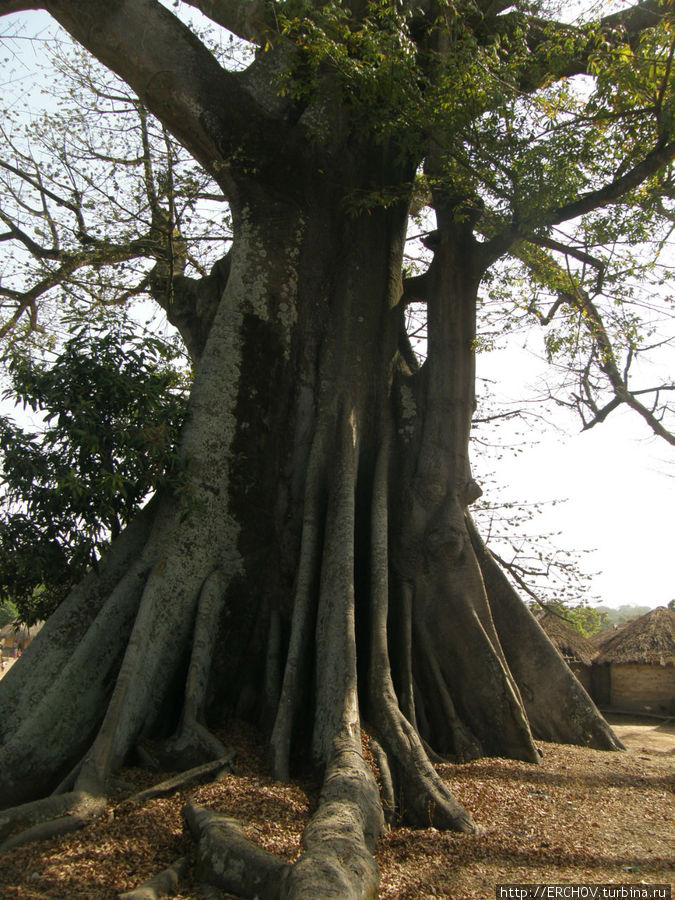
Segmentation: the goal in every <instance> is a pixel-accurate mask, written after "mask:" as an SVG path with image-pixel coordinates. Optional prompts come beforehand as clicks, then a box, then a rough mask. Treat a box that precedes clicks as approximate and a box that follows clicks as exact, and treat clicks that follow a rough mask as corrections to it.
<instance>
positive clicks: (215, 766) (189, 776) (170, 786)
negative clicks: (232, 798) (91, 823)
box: [125, 751, 235, 804]
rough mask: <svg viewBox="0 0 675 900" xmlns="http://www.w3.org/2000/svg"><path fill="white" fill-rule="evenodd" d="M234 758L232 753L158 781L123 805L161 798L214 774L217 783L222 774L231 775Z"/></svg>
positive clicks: (207, 778) (205, 779)
mask: <svg viewBox="0 0 675 900" xmlns="http://www.w3.org/2000/svg"><path fill="white" fill-rule="evenodd" d="M234 756H235V753H234V751H232V752H231V753H229V754H228V755H227V756H222V757H220V758H219V759H214V760H212V761H211V762H209V763H204V764H203V765H201V766H196V767H195V768H193V769H188V770H187V771H185V772H181V773H180V774H179V775H175V776H174V777H173V778H167V779H166V781H160V782H159V783H158V784H155V785H153V786H152V787H150V788H147V789H146V790H144V791H139V793H137V794H133V796H131V797H129V798H128V799H127V800H125V804H126V803H141V802H142V801H144V800H149V799H151V798H152V797H161V796H163V795H164V794H170V793H172V792H173V791H176V790H178V789H179V788H182V787H185V786H186V785H188V784H192V783H195V782H199V781H207V780H209V779H210V777H211V776H212V775H213V774H214V773H215V776H216V777H215V779H212V780H214V781H219V780H220V778H221V776H222V775H223V774H224V773H226V772H227V773H231V772H232V771H233V769H232V760H233V759H234Z"/></svg>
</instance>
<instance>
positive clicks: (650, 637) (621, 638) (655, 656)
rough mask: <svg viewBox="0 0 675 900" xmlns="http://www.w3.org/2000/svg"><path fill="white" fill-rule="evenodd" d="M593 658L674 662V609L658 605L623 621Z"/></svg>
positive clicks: (638, 662) (657, 663) (656, 663)
mask: <svg viewBox="0 0 675 900" xmlns="http://www.w3.org/2000/svg"><path fill="white" fill-rule="evenodd" d="M595 662H596V663H611V664H612V665H622V664H624V665H626V664H629V663H632V664H634V665H647V666H675V610H672V609H666V607H665V606H658V607H657V608H656V609H652V610H651V611H650V612H648V613H645V615H644V616H640V617H639V618H638V619H633V621H632V622H627V623H626V624H625V625H624V626H623V627H622V628H621V629H619V630H618V631H617V633H616V634H615V635H614V637H612V638H611V639H610V640H609V641H607V642H606V643H605V644H604V645H603V646H602V648H601V650H600V652H599V653H598V655H597V657H596V658H595Z"/></svg>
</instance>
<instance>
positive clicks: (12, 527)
mask: <svg viewBox="0 0 675 900" xmlns="http://www.w3.org/2000/svg"><path fill="white" fill-rule="evenodd" d="M175 357H176V350H175V348H173V347H172V346H170V345H169V344H167V343H164V342H163V341H160V340H158V339H157V338H154V337H148V336H147V335H146V336H142V337H139V335H138V327H137V326H136V325H134V323H132V322H130V321H129V320H128V319H126V318H125V317H124V316H122V315H120V314H119V313H115V314H112V313H110V312H106V313H102V314H101V315H100V316H99V317H98V319H97V320H96V321H95V322H93V323H88V324H82V322H81V320H80V321H79V322H78V321H74V322H72V323H71V331H70V336H69V338H68V340H67V341H66V342H65V344H64V345H63V349H62V350H61V352H60V353H59V354H58V356H57V358H56V359H55V360H54V362H53V363H52V364H50V365H47V364H45V363H44V362H42V361H36V360H35V359H32V358H30V357H28V356H17V357H15V358H14V359H12V360H11V362H10V378H11V382H12V387H11V390H9V391H7V395H6V396H8V397H9V396H11V397H14V398H16V400H17V401H19V402H21V403H22V404H23V406H24V408H25V409H30V410H32V412H33V413H36V414H39V415H41V416H42V417H44V427H43V428H41V430H40V431H39V432H38V433H29V432H26V431H24V430H22V429H21V428H20V427H18V426H17V425H16V424H14V422H12V421H11V420H10V419H8V418H6V417H2V418H0V442H1V443H0V447H1V449H2V473H1V475H0V484H1V486H2V488H1V489H2V494H1V496H0V500H1V502H2V512H1V513H0V599H11V600H12V601H13V602H14V603H15V604H16V606H17V608H18V611H19V617H20V618H21V619H22V620H23V621H24V622H26V623H28V624H30V623H32V622H34V621H37V620H39V619H43V618H45V617H46V616H48V615H49V614H50V613H51V612H53V610H54V609H55V608H56V606H57V605H58V604H59V603H60V602H61V600H62V599H63V598H64V597H65V596H66V595H67V593H68V591H69V590H70V588H71V587H72V586H73V584H75V583H77V581H78V580H79V579H80V578H81V577H82V575H83V573H84V571H85V570H86V569H87V568H88V567H90V566H92V565H95V564H96V561H97V559H98V558H99V556H100V553H101V551H102V549H103V548H104V547H105V546H106V544H107V542H108V540H109V539H110V537H114V536H115V535H116V534H117V533H118V532H119V531H120V529H121V528H122V527H123V526H124V525H125V524H126V523H127V522H128V521H129V520H130V519H131V518H132V517H133V515H134V513H135V512H136V511H137V510H138V508H139V506H140V505H141V504H142V503H143V501H144V499H145V498H146V497H147V496H148V494H149V493H151V492H152V491H153V490H155V489H156V488H157V487H158V486H159V485H160V484H161V483H162V482H164V481H165V480H166V479H167V478H170V477H171V471H172V468H175V464H174V462H173V459H174V456H173V451H174V447H175V444H176V438H177V434H178V429H179V427H180V423H181V420H182V418H183V414H184V410H185V403H186V401H185V396H184V392H183V390H182V388H183V383H182V376H181V375H180V374H179V373H178V371H177V370H176V368H175V367H174V365H173V363H174V361H175Z"/></svg>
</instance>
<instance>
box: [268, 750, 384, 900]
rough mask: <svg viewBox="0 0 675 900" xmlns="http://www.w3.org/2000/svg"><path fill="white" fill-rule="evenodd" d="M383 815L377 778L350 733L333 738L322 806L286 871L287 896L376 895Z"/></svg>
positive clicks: (297, 899) (349, 897)
mask: <svg viewBox="0 0 675 900" xmlns="http://www.w3.org/2000/svg"><path fill="white" fill-rule="evenodd" d="M383 827H384V819H383V814H382V806H381V803H380V798H379V793H378V789H377V784H376V782H375V778H374V776H373V774H372V772H371V771H370V769H369V768H368V766H367V765H366V763H365V761H364V759H363V756H362V754H361V751H360V748H356V747H355V746H354V744H353V741H352V740H351V738H350V737H349V736H348V735H341V736H340V737H338V738H337V739H336V741H335V752H334V756H333V760H332V762H331V764H330V765H329V766H328V769H327V771H326V776H325V778H324V783H323V787H322V790H321V797H320V799H319V807H318V809H317V811H316V812H315V814H314V815H313V816H312V818H311V820H310V821H309V823H308V825H307V827H306V828H305V832H304V834H303V837H302V844H303V847H304V848H305V852H304V853H303V854H302V855H301V856H300V858H299V859H298V861H297V862H296V863H295V864H294V866H293V867H292V869H291V870H290V872H289V875H288V881H287V886H286V888H285V892H284V893H283V894H282V896H283V897H285V898H294V900H301V898H306V897H313V898H316V900H319V898H321V900H323V898H339V900H352V898H353V900H357V898H366V897H373V898H374V897H377V887H378V883H379V870H378V867H377V864H376V863H375V860H374V858H373V851H374V849H375V844H376V842H377V839H378V837H379V836H380V834H381V833H382V831H383Z"/></svg>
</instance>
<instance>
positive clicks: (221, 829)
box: [183, 801, 290, 900]
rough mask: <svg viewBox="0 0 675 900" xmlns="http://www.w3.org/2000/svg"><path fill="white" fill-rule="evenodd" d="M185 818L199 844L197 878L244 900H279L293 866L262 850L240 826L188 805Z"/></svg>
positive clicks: (191, 804)
mask: <svg viewBox="0 0 675 900" xmlns="http://www.w3.org/2000/svg"><path fill="white" fill-rule="evenodd" d="M183 815H184V816H185V820H186V822H187V824H188V827H189V829H190V831H191V833H192V835H193V837H194V839H195V840H196V841H197V845H198V848H197V866H196V877H197V880H198V881H203V882H205V883H206V884H210V885H215V886H216V887H220V888H223V889H224V890H226V891H228V892H230V893H233V894H236V895H237V896H241V897H260V898H261V900H276V898H278V897H279V896H282V894H281V888H282V885H283V884H284V881H285V879H286V877H287V875H288V871H289V869H290V864H289V863H287V862H284V860H281V859H279V858H278V857H277V856H274V854H272V853H268V852H267V851H266V850H263V849H261V848H260V847H258V846H257V845H256V844H254V843H253V842H252V841H250V840H249V839H248V838H247V837H246V836H245V835H244V832H243V830H242V828H241V826H240V825H239V823H238V822H237V821H236V820H234V819H231V818H229V817H228V816H223V815H220V814H219V813H214V812H211V811H210V810H207V809H204V808H203V807H201V806H197V805H196V804H195V803H193V802H192V801H189V802H188V803H187V804H186V806H185V808H184V810H183Z"/></svg>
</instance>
